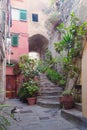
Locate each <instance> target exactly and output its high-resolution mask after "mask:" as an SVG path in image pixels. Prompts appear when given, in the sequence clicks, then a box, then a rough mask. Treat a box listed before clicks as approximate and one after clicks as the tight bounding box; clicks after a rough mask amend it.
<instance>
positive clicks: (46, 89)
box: [41, 87, 62, 92]
mask: <svg viewBox="0 0 87 130" xmlns="http://www.w3.org/2000/svg"><path fill="white" fill-rule="evenodd" d="M41 91H49V92H51V91H57V92H61V91H62V89H61V88H59V87H56V88H54V87H42V88H41Z"/></svg>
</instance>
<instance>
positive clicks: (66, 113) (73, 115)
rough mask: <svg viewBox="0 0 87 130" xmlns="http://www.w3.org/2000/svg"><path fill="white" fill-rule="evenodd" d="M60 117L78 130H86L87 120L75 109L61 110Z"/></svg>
mask: <svg viewBox="0 0 87 130" xmlns="http://www.w3.org/2000/svg"><path fill="white" fill-rule="evenodd" d="M61 115H62V117H63V118H65V119H66V120H68V121H70V122H71V123H74V124H75V125H77V127H78V128H80V130H87V118H83V116H82V112H81V111H78V110H76V109H70V110H64V109H62V110H61Z"/></svg>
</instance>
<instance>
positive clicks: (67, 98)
mask: <svg viewBox="0 0 87 130" xmlns="http://www.w3.org/2000/svg"><path fill="white" fill-rule="evenodd" d="M62 95H63V97H62V104H63V107H64V108H65V109H71V108H73V107H74V98H73V93H72V91H71V90H65V91H63V93H62Z"/></svg>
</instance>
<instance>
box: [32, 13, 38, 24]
mask: <svg viewBox="0 0 87 130" xmlns="http://www.w3.org/2000/svg"><path fill="white" fill-rule="evenodd" d="M32 21H33V22H38V14H36V13H32Z"/></svg>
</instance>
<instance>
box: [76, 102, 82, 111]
mask: <svg viewBox="0 0 87 130" xmlns="http://www.w3.org/2000/svg"><path fill="white" fill-rule="evenodd" d="M75 108H76V109H77V110H78V111H82V103H75Z"/></svg>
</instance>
